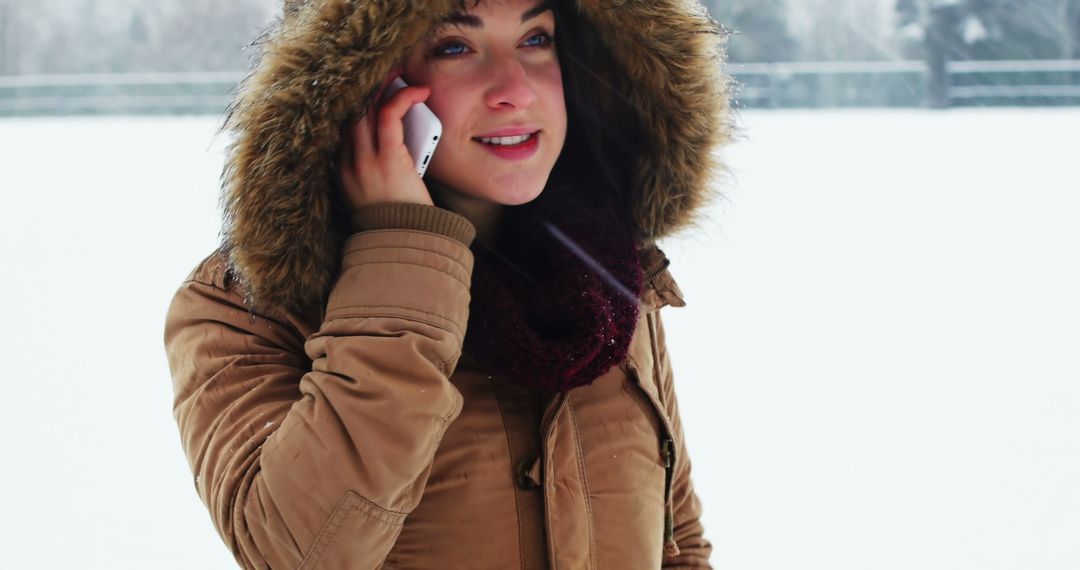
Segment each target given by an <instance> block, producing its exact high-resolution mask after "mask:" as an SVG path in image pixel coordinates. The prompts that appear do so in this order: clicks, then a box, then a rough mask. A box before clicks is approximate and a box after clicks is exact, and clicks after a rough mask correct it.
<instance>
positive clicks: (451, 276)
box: [342, 261, 469, 289]
mask: <svg viewBox="0 0 1080 570" xmlns="http://www.w3.org/2000/svg"><path fill="white" fill-rule="evenodd" d="M363 265H408V266H412V267H419V268H421V269H427V270H430V271H434V272H436V273H442V274H443V275H445V276H447V277H449V278H451V279H453V280H454V281H457V282H458V283H460V284H462V285H463V286H464V287H465V288H466V289H468V288H469V284H468V283H466V282H465V281H463V280H462V279H461V278H460V277H458V276H457V275H454V274H453V273H450V272H449V271H444V270H442V269H438V268H435V267H432V266H430V265H424V264H423V263H413V262H411V261H360V262H357V263H350V264H348V265H346V266H345V267H344V268H343V269H342V272H344V271H345V270H348V269H353V268H354V267H360V266H363Z"/></svg>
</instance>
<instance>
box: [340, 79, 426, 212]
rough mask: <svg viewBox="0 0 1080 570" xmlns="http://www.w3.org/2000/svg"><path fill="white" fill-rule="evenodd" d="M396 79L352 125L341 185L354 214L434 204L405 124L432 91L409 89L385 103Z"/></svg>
mask: <svg viewBox="0 0 1080 570" xmlns="http://www.w3.org/2000/svg"><path fill="white" fill-rule="evenodd" d="M396 76H397V74H392V75H391V76H390V77H389V78H387V80H386V81H385V82H384V83H383V87H382V89H380V91H379V94H378V95H377V96H376V97H375V103H374V104H373V105H372V107H371V108H369V109H368V112H367V113H365V114H364V116H363V117H362V118H361V119H360V120H359V121H356V122H355V123H353V124H352V125H351V126H350V128H349V130H348V140H347V141H346V144H343V145H342V149H341V158H340V160H339V163H340V175H341V182H342V186H343V187H344V188H345V195H346V199H347V200H348V202H349V206H351V207H352V209H353V211H355V210H357V209H358V208H362V207H364V206H370V205H372V204H381V203H388V202H408V203H415V204H426V205H429V206H431V205H433V203H432V201H431V194H430V193H429V192H428V189H427V186H425V185H424V181H423V179H422V178H420V175H419V174H417V173H416V165H415V164H414V163H413V159H412V156H411V155H410V154H409V149H408V148H407V147H406V146H405V128H404V126H403V122H402V118H403V117H404V116H405V113H406V112H408V110H409V108H410V107H412V106H413V105H415V104H416V103H420V102H423V101H426V100H427V98H428V96H430V95H431V88H430V87H419V86H418V87H404V88H402V89H400V90H398V91H397V92H396V93H394V95H393V96H392V97H390V98H389V99H388V100H387V101H385V102H384V103H383V104H382V105H379V101H380V100H381V99H382V93H383V91H385V89H386V86H387V85H388V84H389V83H390V81H391V80H392V79H393V78H394V77H396Z"/></svg>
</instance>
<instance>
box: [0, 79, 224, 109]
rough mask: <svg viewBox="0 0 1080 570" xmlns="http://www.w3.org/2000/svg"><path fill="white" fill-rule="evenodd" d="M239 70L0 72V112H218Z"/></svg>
mask: <svg viewBox="0 0 1080 570" xmlns="http://www.w3.org/2000/svg"><path fill="white" fill-rule="evenodd" d="M243 78H244V73H242V72H197V73H108V74H75V75H9V76H0V116H26V115H103V114H108V115H116V114H160V115H180V114H200V115H206V114H220V113H222V112H223V111H224V110H225V108H226V107H227V106H228V104H229V102H230V101H231V100H232V95H233V92H234V89H235V87H236V85H237V83H239V82H240V81H241V80H242V79H243Z"/></svg>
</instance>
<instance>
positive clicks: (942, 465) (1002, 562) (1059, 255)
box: [0, 109, 1080, 570]
mask: <svg viewBox="0 0 1080 570" xmlns="http://www.w3.org/2000/svg"><path fill="white" fill-rule="evenodd" d="M740 122H741V126H742V129H743V132H742V139H741V140H740V141H739V143H738V144H737V145H735V146H734V147H733V148H732V149H731V150H730V151H729V153H728V160H729V162H730V164H731V165H732V167H733V169H734V179H733V180H732V181H729V182H728V183H727V185H726V190H725V192H726V196H725V199H724V200H722V201H720V202H718V203H717V204H716V205H715V206H714V207H713V208H712V209H711V210H710V216H709V217H708V218H707V219H706V221H705V223H704V224H703V226H702V229H701V231H700V232H699V233H697V234H695V235H694V236H693V237H684V238H678V239H673V240H669V241H668V242H667V243H666V244H665V247H666V250H667V252H668V254H669V256H670V257H672V259H673V264H672V269H673V272H674V273H675V275H676V277H677V279H678V281H679V283H680V285H681V286H682V288H683V290H684V292H685V293H686V296H687V300H688V301H689V306H688V307H687V308H685V309H676V310H668V311H666V313H665V318H666V319H667V326H668V329H669V337H670V338H669V342H670V345H671V351H672V353H673V358H674V364H675V367H676V374H677V377H678V380H677V382H678V383H679V395H680V399H681V404H682V407H683V415H684V421H685V423H686V429H687V434H688V440H689V444H690V447H691V456H692V459H693V463H694V473H695V480H696V483H697V486H698V490H699V493H700V495H701V497H702V500H703V502H704V504H705V508H706V514H705V525H706V530H707V533H708V536H709V537H710V538H711V539H712V541H713V542H714V543H715V546H716V551H715V556H714V559H713V562H714V564H715V565H716V566H717V567H718V568H725V569H731V570H757V569H762V570H764V569H770V570H792V569H798V570H802V569H828V570H865V569H868V568H872V569H875V570H878V569H898V570H899V569H919V570H937V569H941V570H945V569H948V570H995V569H1014V570H1064V569H1072V570H1075V569H1076V568H1080V541H1078V540H1077V537H1078V536H1080V299H1078V296H1077V291H1080V266H1078V263H1077V249H1078V246H1080V223H1078V222H1077V220H1078V218H1080V193H1078V192H1077V190H1080V185H1078V184H1077V175H1076V170H1075V160H1076V150H1077V148H1078V147H1080V144H1078V143H1080V135H1078V134H1077V133H1080V110H1077V109H1073V110H977V111H953V112H946V113H931V112H924V111H848V112H753V113H750V112H748V113H745V114H744V115H743V116H742V117H741V119H740ZM215 126H216V124H215V120H214V119H207V118H169V119H145V118H138V119H137V118H131V119H116V118H112V119H48V120H0V187H2V188H3V190H2V197H3V207H2V209H0V263H2V267H3V270H2V275H0V318H2V322H3V323H4V324H3V326H2V328H0V346H2V347H3V348H2V356H3V362H4V365H5V369H6V370H5V376H6V380H5V382H4V385H5V386H7V388H6V389H5V396H6V405H5V406H4V409H3V411H2V412H0V433H2V434H3V437H2V438H0V457H2V458H3V459H2V461H3V464H4V465H5V467H4V468H3V470H2V471H0V513H3V514H0V537H2V538H0V549H2V551H3V553H4V554H3V563H2V565H3V566H4V567H10V568H68V567H76V566H78V567H81V568H102V569H105V568H108V569H119V568H125V569H126V568H133V569H136V568H137V569H142V568H156V569H166V568H177V569H179V568H231V567H234V565H233V562H232V558H231V555H230V554H229V553H228V552H227V551H226V550H225V548H224V546H223V545H222V543H221V542H220V540H219V539H218V538H217V536H216V534H215V533H214V531H213V529H212V527H211V524H210V519H209V516H208V515H207V513H206V511H205V508H204V507H203V505H202V503H201V502H200V501H199V499H198V497H197V496H196V494H195V491H194V488H193V481H192V478H191V476H190V475H189V472H188V466H187V462H186V460H185V459H184V456H183V454H182V452H181V448H180V442H179V438H178V434H177V430H176V426H175V424H174V423H173V419H172V416H171V402H172V393H171V383H170V376H169V372H168V369H167V367H166V363H165V357H164V352H163V350H162V342H161V330H162V322H163V317H164V312H165V308H166V306H167V303H168V301H169V298H170V296H171V295H172V293H173V291H174V290H175V288H176V286H177V284H178V283H179V282H180V280H181V279H182V278H183V277H184V275H185V274H186V273H187V272H188V270H189V269H190V268H191V267H192V266H193V265H194V264H195V262H196V261H197V260H199V259H200V258H201V257H202V256H203V255H205V254H206V253H207V252H209V251H210V250H211V249H212V248H213V246H214V245H215V243H216V232H217V222H218V214H217V202H216V200H217V193H216V187H217V177H218V173H219V171H220V167H221V148H222V146H223V141H222V140H214V138H213V133H214V129H215Z"/></svg>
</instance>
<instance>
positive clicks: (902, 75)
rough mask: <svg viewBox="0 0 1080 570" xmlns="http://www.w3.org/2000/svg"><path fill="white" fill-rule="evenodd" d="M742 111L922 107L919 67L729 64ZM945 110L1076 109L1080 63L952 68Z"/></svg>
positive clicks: (957, 64)
mask: <svg viewBox="0 0 1080 570" xmlns="http://www.w3.org/2000/svg"><path fill="white" fill-rule="evenodd" d="M728 72H729V73H730V74H731V75H732V76H733V77H734V78H735V81H736V88H735V94H734V100H735V104H736V106H740V107H744V108H746V107H749V108H754V107H926V106H931V103H930V99H931V93H930V84H931V77H930V70H929V66H927V64H926V63H925V62H921V61H869V62H806V63H802V62H799V63H754V64H732V65H730V66H728ZM943 83H944V98H945V101H944V105H943V106H946V107H967V106H1003V105H1009V106H1036V105H1038V106H1046V105H1080V60H1045V61H1044V60H1019V61H952V62H949V63H948V64H947V65H946V76H945V78H944V81H943Z"/></svg>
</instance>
